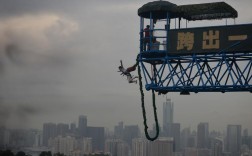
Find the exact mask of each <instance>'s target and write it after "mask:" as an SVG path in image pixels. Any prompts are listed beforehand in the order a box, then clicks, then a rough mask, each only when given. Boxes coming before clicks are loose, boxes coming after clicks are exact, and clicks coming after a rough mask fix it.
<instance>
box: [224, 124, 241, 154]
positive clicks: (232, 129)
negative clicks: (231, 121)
mask: <svg viewBox="0 0 252 156" xmlns="http://www.w3.org/2000/svg"><path fill="white" fill-rule="evenodd" d="M240 151H241V125H228V126H227V152H230V153H231V156H237V155H240Z"/></svg>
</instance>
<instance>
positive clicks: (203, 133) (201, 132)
mask: <svg viewBox="0 0 252 156" xmlns="http://www.w3.org/2000/svg"><path fill="white" fill-rule="evenodd" d="M197 147H198V148H209V127H208V123H200V124H198V130H197Z"/></svg>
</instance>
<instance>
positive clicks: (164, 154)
mask: <svg viewBox="0 0 252 156" xmlns="http://www.w3.org/2000/svg"><path fill="white" fill-rule="evenodd" d="M168 155H169V156H170V155H171V156H172V155H173V139H172V138H159V139H157V140H155V141H152V142H149V143H148V148H147V156H168Z"/></svg>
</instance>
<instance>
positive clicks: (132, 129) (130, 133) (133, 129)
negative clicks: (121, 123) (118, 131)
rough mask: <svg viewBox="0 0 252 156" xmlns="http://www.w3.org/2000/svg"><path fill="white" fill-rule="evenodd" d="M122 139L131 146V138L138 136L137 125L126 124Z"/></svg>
mask: <svg viewBox="0 0 252 156" xmlns="http://www.w3.org/2000/svg"><path fill="white" fill-rule="evenodd" d="M123 135H124V137H123V138H124V139H123V140H125V141H126V142H127V143H128V145H129V146H132V139H134V138H138V137H140V130H139V127H138V125H128V126H125V127H124V132H123Z"/></svg>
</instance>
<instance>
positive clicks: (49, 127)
mask: <svg viewBox="0 0 252 156" xmlns="http://www.w3.org/2000/svg"><path fill="white" fill-rule="evenodd" d="M56 135H57V126H56V124H54V123H44V124H43V145H44V146H48V140H49V139H50V138H54V137H56Z"/></svg>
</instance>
